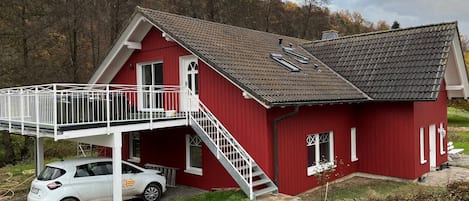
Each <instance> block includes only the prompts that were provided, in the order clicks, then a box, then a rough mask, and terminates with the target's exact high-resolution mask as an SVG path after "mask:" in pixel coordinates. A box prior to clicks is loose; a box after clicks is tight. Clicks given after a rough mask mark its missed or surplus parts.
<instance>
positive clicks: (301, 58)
mask: <svg viewBox="0 0 469 201" xmlns="http://www.w3.org/2000/svg"><path fill="white" fill-rule="evenodd" d="M282 49H283V51H284V52H286V53H287V54H288V55H290V56H292V57H293V58H294V59H295V60H296V61H298V62H300V63H302V64H307V63H308V61H309V58H308V57H305V56H303V55H301V54H300V53H298V52H295V49H293V48H291V47H283V48H282Z"/></svg>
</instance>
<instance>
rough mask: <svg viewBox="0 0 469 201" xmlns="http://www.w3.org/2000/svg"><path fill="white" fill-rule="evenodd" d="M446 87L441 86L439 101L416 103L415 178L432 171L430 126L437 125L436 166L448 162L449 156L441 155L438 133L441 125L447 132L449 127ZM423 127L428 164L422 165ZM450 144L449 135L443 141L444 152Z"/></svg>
mask: <svg viewBox="0 0 469 201" xmlns="http://www.w3.org/2000/svg"><path fill="white" fill-rule="evenodd" d="M445 89H446V86H445V84H444V83H443V84H442V85H441V89H440V93H439V95H438V99H437V101H429V102H415V103H414V113H415V116H414V125H415V128H414V133H415V135H414V140H415V142H416V143H415V145H414V146H415V151H414V152H415V154H414V155H415V157H416V159H418V160H416V161H415V166H416V167H415V176H416V177H419V176H421V175H423V174H424V173H427V172H429V171H430V151H429V146H430V145H429V126H430V125H432V124H435V126H436V129H437V132H436V155H437V156H436V165H437V167H438V166H439V165H440V164H443V163H445V162H447V161H448V156H447V154H443V155H441V154H440V137H439V133H438V128H439V127H440V123H443V126H444V128H445V130H447V128H448V127H447V126H448V115H447V105H448V97H447V94H446V90H445ZM421 127H423V128H424V130H425V134H424V135H425V136H424V139H425V159H426V160H427V163H425V164H420V128H421ZM447 143H448V135H446V136H445V139H444V140H443V145H444V150H445V152H446V151H447V149H446V144H447Z"/></svg>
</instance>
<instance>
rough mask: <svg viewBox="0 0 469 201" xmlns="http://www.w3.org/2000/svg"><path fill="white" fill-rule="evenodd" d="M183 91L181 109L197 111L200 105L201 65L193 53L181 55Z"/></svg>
mask: <svg viewBox="0 0 469 201" xmlns="http://www.w3.org/2000/svg"><path fill="white" fill-rule="evenodd" d="M179 65H180V74H181V75H180V84H181V88H182V89H189V90H190V93H188V92H187V91H186V90H182V91H181V100H180V102H181V111H197V110H198V107H199V105H198V104H199V65H198V63H197V57H195V56H193V55H189V56H182V57H179Z"/></svg>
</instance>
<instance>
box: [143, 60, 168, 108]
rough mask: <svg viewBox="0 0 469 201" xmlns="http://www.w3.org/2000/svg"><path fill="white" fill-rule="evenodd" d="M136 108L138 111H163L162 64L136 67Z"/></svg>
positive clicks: (159, 62) (147, 64) (155, 63)
mask: <svg viewBox="0 0 469 201" xmlns="http://www.w3.org/2000/svg"><path fill="white" fill-rule="evenodd" d="M137 84H138V85H139V86H140V88H139V93H138V107H139V109H140V110H162V109H163V93H162V92H163V91H162V90H161V87H162V85H163V62H161V61H157V62H152V63H144V64H138V65H137Z"/></svg>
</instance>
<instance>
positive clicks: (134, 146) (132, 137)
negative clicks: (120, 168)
mask: <svg viewBox="0 0 469 201" xmlns="http://www.w3.org/2000/svg"><path fill="white" fill-rule="evenodd" d="M129 161H132V162H135V163H140V133H138V132H131V133H129Z"/></svg>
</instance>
